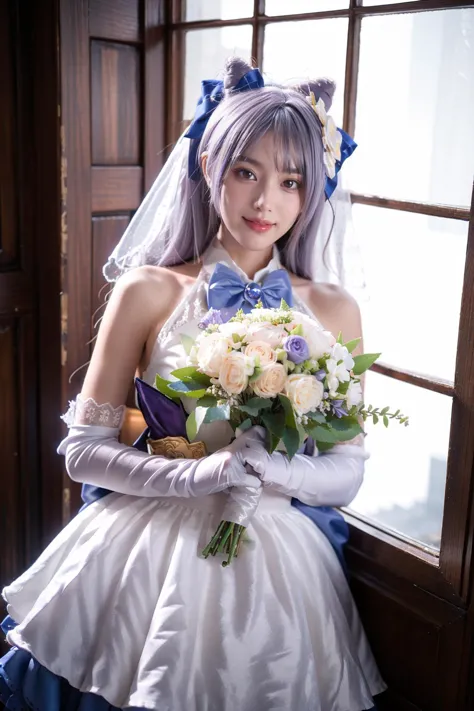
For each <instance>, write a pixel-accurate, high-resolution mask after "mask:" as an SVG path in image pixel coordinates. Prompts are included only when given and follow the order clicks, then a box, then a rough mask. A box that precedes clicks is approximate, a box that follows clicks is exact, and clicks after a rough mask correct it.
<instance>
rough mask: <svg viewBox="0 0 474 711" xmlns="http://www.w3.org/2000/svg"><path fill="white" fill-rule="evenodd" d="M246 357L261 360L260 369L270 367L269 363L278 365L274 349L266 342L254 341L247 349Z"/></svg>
mask: <svg viewBox="0 0 474 711" xmlns="http://www.w3.org/2000/svg"><path fill="white" fill-rule="evenodd" d="M244 353H245V355H246V356H247V357H248V358H256V357H258V358H259V360H260V367H261V368H263V366H265V365H268V364H269V363H276V360H277V355H276V353H275V351H274V350H273V348H272V347H271V346H270V345H269V344H268V343H266V342H265V341H252V342H251V343H249V345H248V346H247V347H246V348H245V351H244Z"/></svg>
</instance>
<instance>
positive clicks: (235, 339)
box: [232, 333, 242, 343]
mask: <svg viewBox="0 0 474 711" xmlns="http://www.w3.org/2000/svg"><path fill="white" fill-rule="evenodd" d="M232 340H233V342H234V343H240V341H241V340H242V337H241V336H239V334H238V333H233V334H232Z"/></svg>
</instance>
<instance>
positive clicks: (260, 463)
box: [241, 428, 369, 506]
mask: <svg viewBox="0 0 474 711" xmlns="http://www.w3.org/2000/svg"><path fill="white" fill-rule="evenodd" d="M254 429H259V428H254ZM246 444H247V443H246ZM241 456H242V457H243V459H244V461H245V463H247V464H249V465H250V466H251V467H252V469H253V470H254V471H255V472H257V474H258V475H259V477H260V479H261V480H262V482H263V485H264V487H268V488H270V489H273V490H274V491H278V492H280V493H282V494H287V495H288V496H292V497H295V498H297V499H299V500H300V501H302V502H303V503H305V504H309V505H310V506H348V505H349V504H350V502H351V501H352V500H353V499H354V497H355V495H356V494H357V492H358V490H359V488H360V485H361V484H362V480H363V475H364V466H365V460H366V459H368V457H369V454H367V452H366V451H365V449H364V446H363V445H362V446H361V445H351V444H348V445H347V444H345V445H335V446H334V447H333V448H332V449H331V450H330V451H328V452H325V453H324V454H319V455H318V456H315V457H310V456H307V455H305V454H296V455H295V456H294V457H293V459H291V460H290V459H288V456H287V455H286V454H283V453H282V452H273V454H269V453H268V451H267V450H266V449H265V447H264V446H263V444H261V443H260V442H258V441H256V440H255V438H254V439H253V440H252V442H251V443H249V444H247V446H246V448H245V450H243V451H242V453H241Z"/></svg>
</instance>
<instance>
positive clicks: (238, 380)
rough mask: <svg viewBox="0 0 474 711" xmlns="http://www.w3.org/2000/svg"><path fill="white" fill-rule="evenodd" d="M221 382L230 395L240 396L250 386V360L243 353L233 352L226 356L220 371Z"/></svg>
mask: <svg viewBox="0 0 474 711" xmlns="http://www.w3.org/2000/svg"><path fill="white" fill-rule="evenodd" d="M219 382H220V384H221V386H222V387H223V388H224V390H225V391H226V393H228V394H229V395H238V394H239V393H241V392H242V391H243V390H245V388H246V387H247V385H248V382H249V377H248V360H247V358H246V357H245V356H244V354H243V353H239V352H238V351H233V352H232V353H229V354H228V355H226V356H224V357H223V359H222V362H221V367H220V370H219Z"/></svg>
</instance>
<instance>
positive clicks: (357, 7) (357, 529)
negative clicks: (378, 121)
mask: <svg viewBox="0 0 474 711" xmlns="http://www.w3.org/2000/svg"><path fill="white" fill-rule="evenodd" d="M466 7H474V3H473V2H467V1H464V2H455V1H454V0H444V1H443V0H418V1H417V2H400V3H397V4H394V5H384V4H383V3H381V4H380V5H378V6H374V7H364V6H363V5H362V0H350V2H349V7H348V8H347V9H344V10H334V11H326V12H308V13H305V14H297V15H291V14H288V15H281V16H272V17H270V16H266V15H265V0H254V11H253V15H252V17H246V18H239V19H235V20H219V19H216V20H205V21H195V22H186V21H184V16H185V15H184V13H185V0H168V1H167V3H166V31H167V40H168V41H167V67H168V72H167V75H168V86H167V97H168V107H169V111H168V115H167V125H166V137H167V143H168V144H172V143H173V142H174V141H175V140H176V139H177V137H178V135H179V134H180V132H181V130H182V129H183V126H184V122H183V120H182V109H183V98H184V37H185V32H186V31H189V30H200V29H210V28H220V27H228V26H232V25H252V30H253V35H252V37H253V39H252V58H253V64H254V66H260V67H261V66H262V63H263V43H264V32H265V27H266V26H267V25H268V24H273V23H276V22H288V21H294V22H300V21H304V20H315V19H327V18H335V17H347V18H348V21H349V22H348V41H347V53H346V72H345V95H344V118H343V128H344V130H345V131H347V132H348V133H349V134H351V135H353V134H354V129H355V114H356V102H357V78H358V68H359V50H360V29H361V21H362V19H363V18H364V17H368V16H373V15H382V14H399V13H400V12H409V13H417V12H426V11H429V10H448V9H457V8H466ZM473 187H474V186H473ZM351 199H352V202H353V203H357V204H363V205H370V206H373V207H383V208H388V209H392V210H400V211H405V212H415V213H419V214H422V215H434V216H437V217H442V218H443V217H444V218H449V219H456V220H462V221H465V222H468V223H469V231H468V240H467V252H466V264H465V273H464V284H463V296H462V304H461V317H460V323H459V336H458V349H457V358H456V371H455V380H454V382H452V381H446V380H443V379H440V378H434V377H431V376H428V375H425V374H421V373H413V372H410V371H405V370H401V369H400V368H396V367H394V366H393V365H389V364H387V363H378V364H376V365H374V366H373V370H374V372H377V373H380V374H382V375H384V376H386V377H391V378H395V379H397V380H402V381H404V382H406V383H409V384H412V385H415V386H417V387H421V388H425V389H428V390H432V391H434V392H438V393H441V394H443V395H446V396H449V397H451V398H452V400H453V407H452V417H451V433H450V443H449V451H448V469H447V478H446V494H445V506H444V516H443V527H442V536H441V547H440V551H439V554H438V553H437V552H436V551H434V550H432V549H431V548H429V547H427V546H423V545H422V544H421V543H420V544H418V543H417V542H416V541H413V540H411V539H409V538H404V537H403V536H402V535H398V534H396V533H394V532H390V531H389V530H388V529H386V528H384V527H383V525H381V524H380V525H379V524H377V523H376V522H374V521H372V520H370V519H367V518H365V517H363V516H362V515H359V514H357V513H356V512H353V511H344V516H345V517H346V519H347V520H348V522H349V524H350V526H351V543H350V546H349V550H348V558H349V562H351V561H353V562H357V560H360V559H363V560H364V565H365V566H366V567H367V565H369V566H370V565H372V564H374V565H375V566H377V564H380V565H382V566H383V567H384V568H385V569H386V570H387V571H388V572H389V574H390V573H393V575H394V576H397V577H398V578H400V577H401V578H403V579H405V580H406V581H408V582H409V583H410V584H411V585H415V586H419V587H421V588H423V589H424V590H426V591H428V592H431V593H433V594H434V595H436V596H437V597H440V598H443V599H445V600H447V601H449V602H451V603H453V604H455V605H457V606H459V607H461V608H466V607H467V604H468V594H469V592H468V591H469V582H470V581H469V571H471V570H472V568H473V562H474V561H473V548H474V496H473V483H474V470H473V459H474V290H473V289H471V288H470V285H471V284H473V283H474V190H473V194H472V200H471V207H470V209H466V208H461V207H458V206H453V205H438V204H428V203H421V202H411V201H405V200H392V199H390V198H388V197H384V196H380V195H362V194H357V193H352V195H351Z"/></svg>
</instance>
